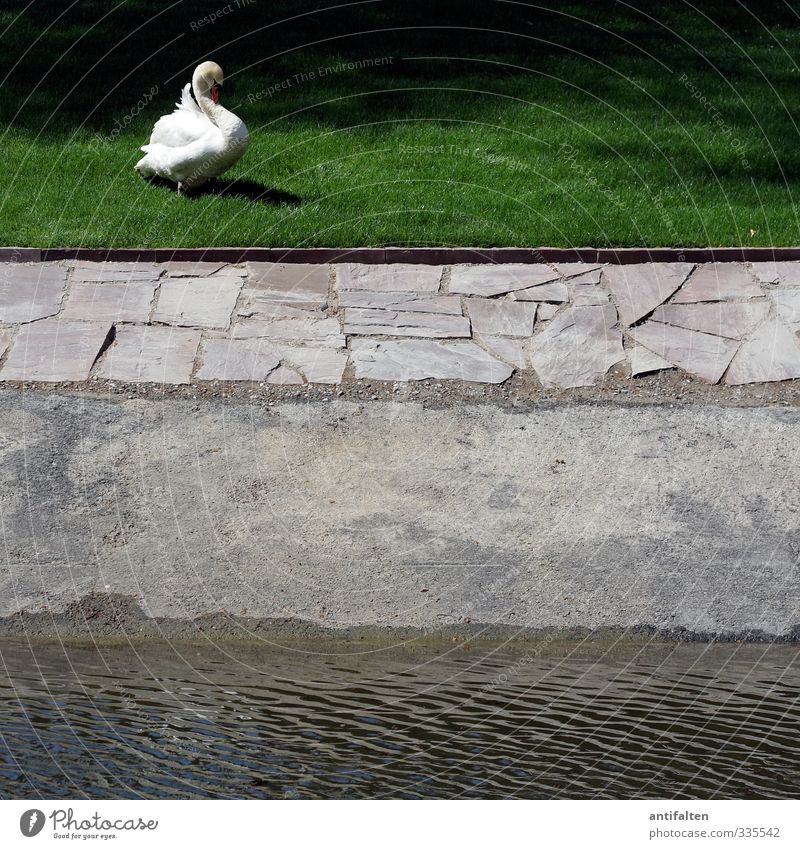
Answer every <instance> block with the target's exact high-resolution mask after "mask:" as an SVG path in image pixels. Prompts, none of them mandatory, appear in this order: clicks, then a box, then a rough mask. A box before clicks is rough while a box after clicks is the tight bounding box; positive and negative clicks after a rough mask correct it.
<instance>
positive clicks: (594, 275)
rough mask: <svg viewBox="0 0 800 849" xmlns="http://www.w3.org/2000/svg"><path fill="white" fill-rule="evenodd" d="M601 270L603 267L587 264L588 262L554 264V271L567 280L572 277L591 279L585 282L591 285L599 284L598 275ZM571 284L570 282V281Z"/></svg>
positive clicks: (597, 264) (596, 264)
mask: <svg viewBox="0 0 800 849" xmlns="http://www.w3.org/2000/svg"><path fill="white" fill-rule="evenodd" d="M602 269H603V266H602V265H600V264H599V263H589V262H559V263H556V271H557V272H558V273H559V274H560V275H561V276H562V277H567V278H573V277H583V276H586V277H589V275H591V277H590V278H589V280H587V282H591V283H599V282H600V273H601V271H602ZM570 282H572V281H570Z"/></svg>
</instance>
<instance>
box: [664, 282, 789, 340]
mask: <svg viewBox="0 0 800 849" xmlns="http://www.w3.org/2000/svg"><path fill="white" fill-rule="evenodd" d="M759 294H760V293H759ZM798 294H800V290H798ZM768 312H769V301H767V299H766V298H758V299H757V300H752V301H747V302H745V303H736V302H732V301H717V302H712V303H691V304H676V303H672V304H665V305H664V306H661V307H658V308H657V309H656V310H655V311H654V312H653V315H652V318H653V320H654V321H660V322H663V323H664V324H672V325H674V326H675V327H685V328H686V329H687V330H699V331H700V332H701V333H711V334H712V335H714V336H725V337H727V338H728V339H744V338H745V336H747V335H748V334H749V333H751V332H752V331H753V330H754V329H755V327H756V326H757V325H758V324H760V323H761V322H762V321H763V320H764V319H765V318H766V317H767V313H768Z"/></svg>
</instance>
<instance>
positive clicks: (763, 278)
mask: <svg viewBox="0 0 800 849" xmlns="http://www.w3.org/2000/svg"><path fill="white" fill-rule="evenodd" d="M750 267H751V269H752V270H753V274H755V276H756V279H757V280H758V282H759V283H767V284H771V285H776V284H777V285H784V286H790V287H791V286H800V262H751V263H750Z"/></svg>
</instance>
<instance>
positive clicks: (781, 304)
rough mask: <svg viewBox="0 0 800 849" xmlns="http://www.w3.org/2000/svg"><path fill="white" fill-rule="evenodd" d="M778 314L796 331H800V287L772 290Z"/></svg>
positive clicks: (771, 296)
mask: <svg viewBox="0 0 800 849" xmlns="http://www.w3.org/2000/svg"><path fill="white" fill-rule="evenodd" d="M770 298H771V299H772V301H773V302H774V304H775V309H776V311H777V313H778V315H779V316H780V317H781V318H782V319H783V320H784V321H785V322H786V324H788V325H789V327H791V328H792V330H794V331H795V332H796V333H797V332H800V289H780V290H777V291H774V292H770Z"/></svg>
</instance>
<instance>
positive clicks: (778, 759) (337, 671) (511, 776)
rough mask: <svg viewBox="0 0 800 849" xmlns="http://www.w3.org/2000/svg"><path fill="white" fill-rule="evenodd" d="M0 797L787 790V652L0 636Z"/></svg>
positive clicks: (793, 682)
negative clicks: (79, 641) (74, 641)
mask: <svg viewBox="0 0 800 849" xmlns="http://www.w3.org/2000/svg"><path fill="white" fill-rule="evenodd" d="M0 656H1V658H2V663H1V664H0V732H2V741H0V795H2V796H3V797H15V798H33V797H36V796H44V797H53V798H58V797H81V796H88V797H95V798H97V797H99V798H131V797H147V798H162V797H179V798H202V797H221V798H287V797H288V798H339V797H346V798H353V797H383V798H385V797H391V798H420V797H435V798H442V797H444V798H454V797H517V798H559V797H565V798H590V797H594V798H629V797H633V798H663V797H684V798H726V797H734V798H742V797H795V798H796V797H797V795H798V793H799V792H800V742H799V741H798V733H797V732H798V727H800V726H799V725H798V722H799V721H800V702H798V696H799V695H800V663H798V660H797V650H796V649H794V648H791V647H786V646H784V647H778V646H776V647H771V648H768V647H765V646H753V645H751V646H722V647H708V646H683V647H677V648H675V647H664V646H662V647H653V646H651V647H648V648H642V647H635V646H628V647H626V648H624V649H615V650H614V651H607V650H604V649H601V648H595V649H592V650H586V649H577V648H576V647H575V646H560V647H553V646H550V647H549V648H547V649H546V650H543V651H541V652H540V653H537V651H536V650H535V648H529V649H527V650H526V649H518V650H515V651H509V650H508V648H504V649H497V648H487V647H482V648H465V647H461V646H455V645H447V646H444V647H443V646H441V645H438V646H430V647H428V648H424V647H419V646H417V647H415V648H405V649H398V648H394V649H388V648H380V647H377V648H376V647H371V648H367V649H364V650H362V651H359V652H354V651H353V650H352V649H349V648H347V647H333V648H331V647H329V648H328V650H327V653H321V650H320V648H319V647H309V646H306V647H297V646H295V647H291V648H275V647H269V646H263V647H256V646H233V645H228V646H224V647H213V646H197V645H194V644H185V643H184V644H176V645H158V646H154V645H152V644H151V645H147V646H143V645H137V646H134V647H130V646H128V647H124V648H123V647H105V648H97V647H91V648H89V647H82V648H76V647H74V646H73V647H71V648H69V649H68V650H66V649H64V648H63V647H61V646H59V645H44V644H41V643H40V644H35V645H33V646H32V647H28V646H27V644H24V643H20V642H9V641H3V642H2V643H0Z"/></svg>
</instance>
